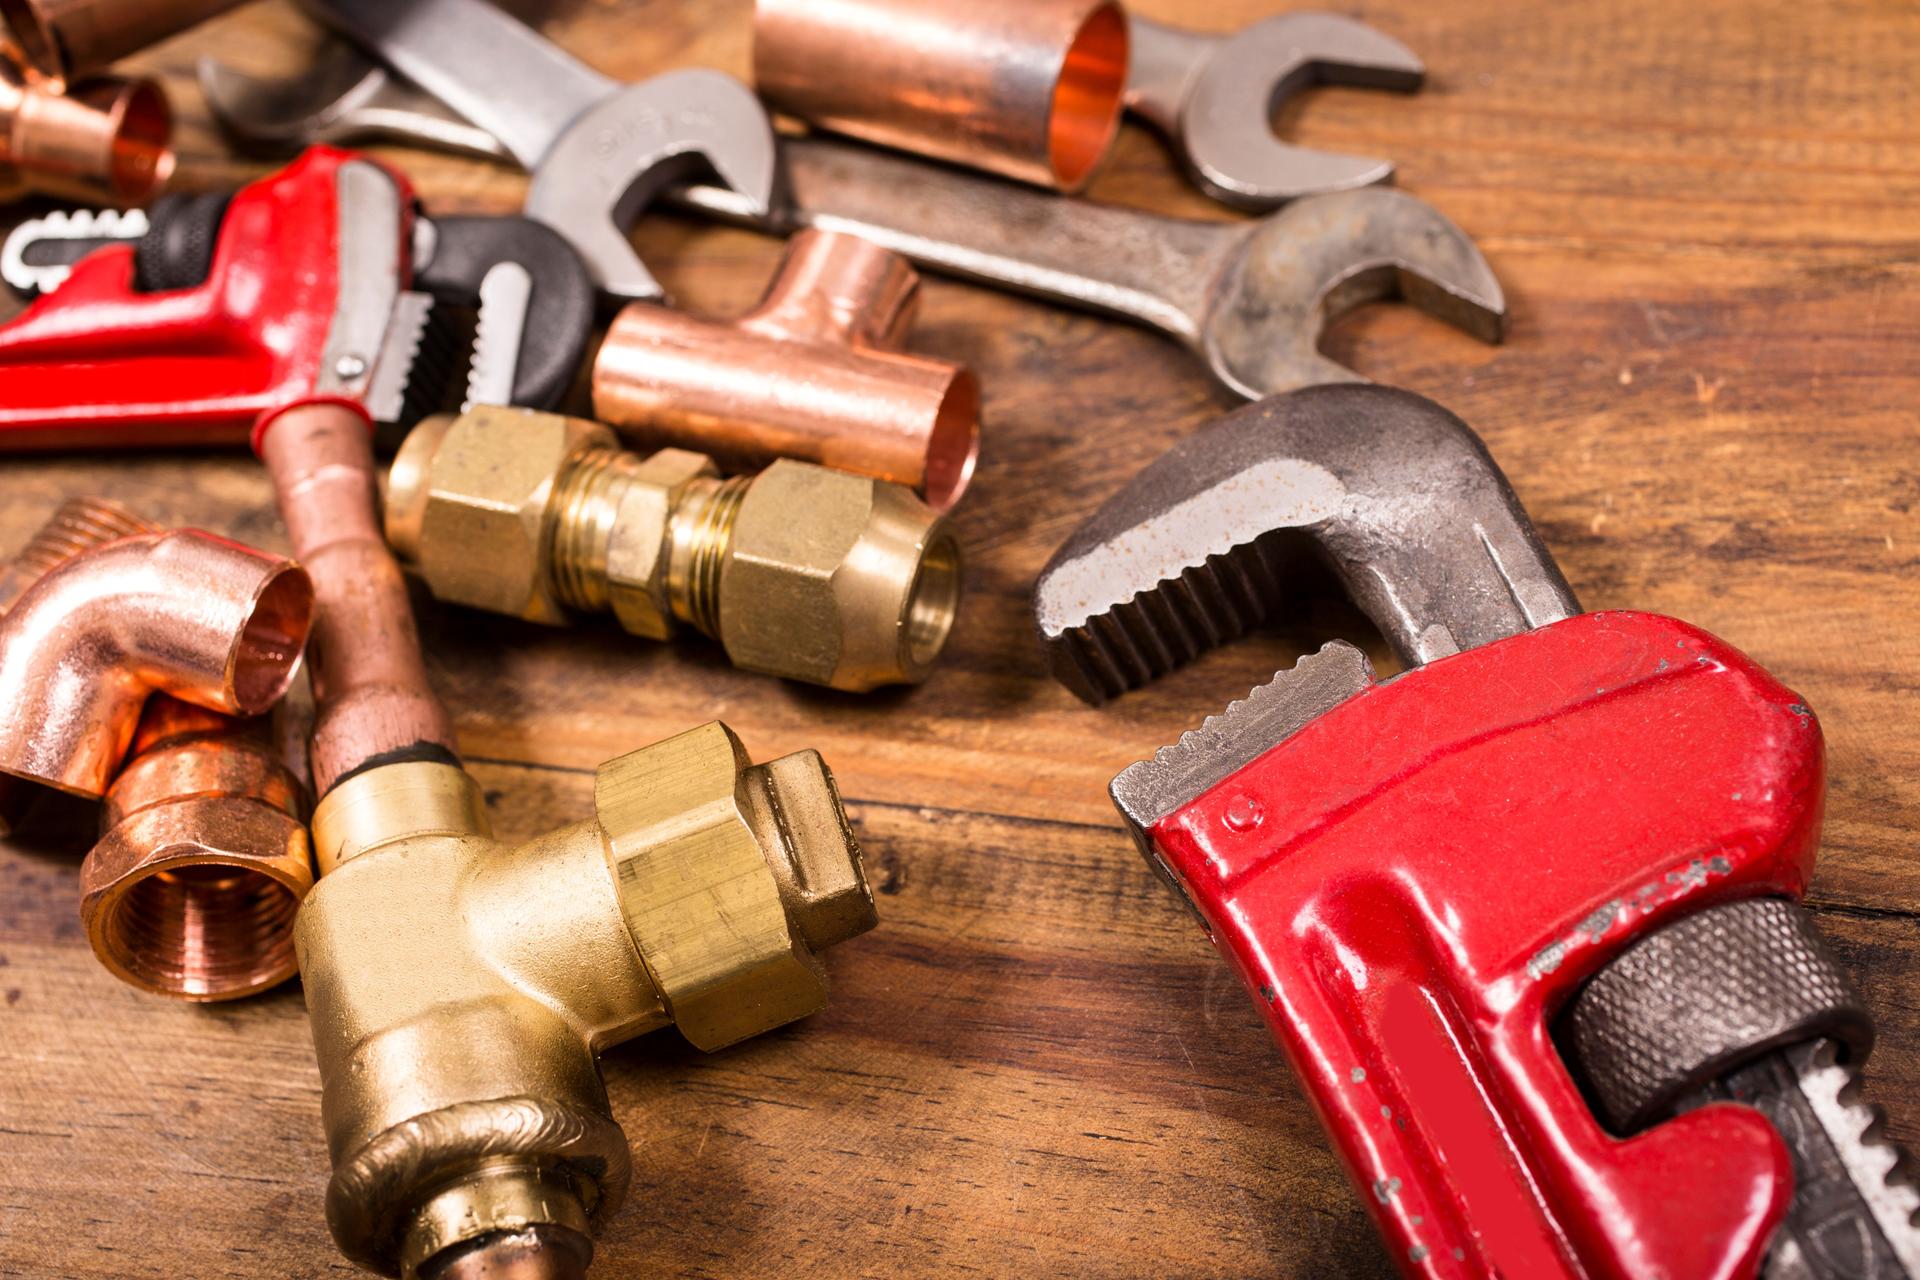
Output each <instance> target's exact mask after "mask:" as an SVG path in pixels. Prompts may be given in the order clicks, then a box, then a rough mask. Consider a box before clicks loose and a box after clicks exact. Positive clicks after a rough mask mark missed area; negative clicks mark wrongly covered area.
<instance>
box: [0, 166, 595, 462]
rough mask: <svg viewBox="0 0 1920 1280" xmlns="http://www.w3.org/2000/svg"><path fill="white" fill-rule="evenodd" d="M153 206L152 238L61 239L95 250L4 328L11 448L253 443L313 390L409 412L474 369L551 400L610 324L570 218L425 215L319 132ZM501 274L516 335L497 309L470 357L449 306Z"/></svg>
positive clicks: (70, 248) (479, 301)
mask: <svg viewBox="0 0 1920 1280" xmlns="http://www.w3.org/2000/svg"><path fill="white" fill-rule="evenodd" d="M149 216H150V218H151V227H150V228H149V229H147V230H146V231H145V233H144V234H143V235H142V236H141V237H140V238H139V239H138V240H137V241H136V242H127V241H123V240H119V239H117V238H115V237H113V236H107V237H102V238H101V239H99V240H91V241H90V240H86V239H84V238H81V239H79V240H74V239H71V238H65V239H62V240H60V242H59V243H58V244H57V245H56V246H53V247H58V248H61V249H64V250H65V251H67V252H69V253H79V252H81V251H84V254H83V256H79V257H78V260H77V261H75V262H74V263H73V265H72V267H71V270H70V271H69V272H68V274H67V276H66V279H65V280H64V282H63V283H61V284H60V285H59V286H58V287H56V288H54V289H53V290H52V291H51V292H49V293H46V294H44V295H42V296H41V297H39V298H38V299H36V300H35V301H34V302H33V303H32V304H30V305H29V306H28V307H27V309H26V310H25V311H24V312H23V313H22V314H21V315H20V316H19V317H18V318H17V319H15V320H14V321H13V322H12V323H10V324H7V325H5V326H0V386H4V388H5V391H4V394H0V450H21V449H43V448H81V447H94V446H100V445H127V446H154V447H168V446H174V445H203V444H228V443H236V442H238V441H241V440H245V439H247V438H248V434H249V432H250V431H253V430H255V429H256V424H257V423H259V422H262V421H264V420H265V418H266V417H267V416H270V415H272V414H274V413H276V412H278V411H279V410H281V409H284V408H287V407H289V406H291V405H294V404H298V403H313V402H334V403H339V404H342V405H346V406H349V407H351V408H352V409H353V410H354V411H355V412H357V413H360V414H362V415H363V416H367V417H370V418H371V419H373V420H374V421H376V422H395V423H397V422H401V421H403V420H411V419H412V418H415V417H418V416H421V415H423V414H424V413H426V412H430V411H432V410H434V409H437V408H440V407H442V404H443V402H444V401H445V400H446V399H447V398H448V395H449V391H450V388H451V387H452V385H453V378H454V375H456V374H457V373H459V372H462V371H464V372H465V373H466V374H467V377H466V378H465V380H464V382H465V385H466V387H467V388H468V389H472V388H473V387H474V386H475V384H477V383H478V384H487V385H490V386H492V387H493V391H492V393H491V394H490V395H488V396H487V397H486V398H488V399H490V400H491V401H493V402H498V403H517V404H526V405H542V406H543V405H545V404H550V403H551V402H552V401H553V400H556V399H557V398H558V397H559V395H560V394H561V393H562V392H563V391H564V390H565V388H566V386H567V385H568V383H569V382H570V380H571V379H572V376H573V373H574V370H575V369H576V368H577V366H578V364H579V361H580V357H581V354H582V352H583V351H584V349H585V346H586V342H587V339H588V337H589V334H590V330H591V326H592V319H593V292H592V285H591V282H590V281H589V279H588V277H587V275H586V270H585V267H584V265H583V264H582V263H581V262H580V260H579V257H578V255H577V254H575V253H574V252H573V250H572V249H571V248H569V247H568V246H567V244H566V243H565V241H563V240H561V239H560V238H559V237H558V236H557V235H556V234H554V233H553V232H551V231H549V230H547V229H546V228H545V227H542V226H540V225H539V224H537V223H533V222H529V221H527V220H526V219H522V218H457V219H444V220H439V221H431V220H428V219H425V218H421V217H418V216H417V215H416V211H415V200H414V194H413V190H412V188H411V187H410V186H409V185H408V183H407V181H406V179H405V178H404V177H402V176H401V175H400V174H398V173H396V172H395V171H393V170H392V169H389V168H388V167H386V166H385V165H382V164H379V163H377V162H375V161H373V160H370V159H368V158H366V157H364V156H360V155H357V154H355V153H353V152H350V151H343V150H340V149H338V148H335V147H324V146H321V147H313V148H310V149H309V150H307V151H306V152H305V153H304V154H302V155H301V156H300V158H299V159H297V160H295V161H294V162H293V163H292V164H290V165H288V166H287V167H286V168H285V169H282V170H280V171H279V172H278V173H275V174H272V175H270V176H268V177H266V178H263V179H261V180H260V181H258V182H255V183H253V184H251V185H249V186H247V187H244V188H242V189H241V190H240V191H239V192H237V193H235V194H234V195H233V196H232V197H231V198H226V197H222V196H194V197H187V198H176V199H172V200H169V201H165V202H162V203H160V204H158V205H156V206H155V207H154V209H153V210H151V211H150V215H149ZM32 247H33V246H29V248H30V249H31V248H32ZM41 247H48V246H41ZM497 282H504V284H505V285H506V286H507V287H506V288H505V290H504V293H505V295H506V296H507V297H508V299H509V300H510V302H511V305H512V308H513V309H514V310H515V312H516V314H515V315H514V316H513V317H512V321H513V322H512V323H510V324H501V325H497V326H495V327H493V332H496V333H498V332H506V333H508V334H509V335H510V340H509V342H508V343H507V345H506V349H504V350H501V349H496V348H497V347H498V345H499V344H497V343H496V344H495V345H494V346H489V345H488V344H487V343H486V341H485V339H486V338H487V336H488V326H482V328H481V331H480V334H479V339H478V340H476V341H475V344H474V347H473V353H472V359H471V360H470V361H469V362H467V363H466V364H464V365H463V364H462V362H460V361H459V360H457V359H453V358H450V357H449V356H448V354H447V351H446V350H445V349H443V347H444V342H443V341H441V340H438V339H445V338H446V335H445V334H442V333H441V332H440V331H439V330H437V329H436V327H435V325H434V321H435V320H436V318H437V317H439V316H444V315H446V314H447V313H448V311H449V309H450V308H456V307H474V306H478V307H479V308H481V309H482V312H483V318H484V315H485V308H486V306H487V305H488V302H487V295H488V294H489V293H490V292H491V291H492V290H493V288H494V286H495V285H496V283H497ZM496 296H498V295H496ZM502 370H504V376H500V374H501V371H502Z"/></svg>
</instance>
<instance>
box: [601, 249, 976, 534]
mask: <svg viewBox="0 0 1920 1280" xmlns="http://www.w3.org/2000/svg"><path fill="white" fill-rule="evenodd" d="M919 285H920V277H919V276H918V275H917V274H915V272H914V270H913V268H912V267H910V266H908V265H907V261H906V259H904V258H902V257H901V256H900V255H898V254H896V253H893V252H890V251H889V250H886V249H882V248H881V247H880V246H878V245H876V244H873V243H871V242H869V241H866V240H862V239H861V238H860V237H858V236H853V235H847V234H845V233H843V232H835V231H819V230H812V229H809V230H804V231H801V232H799V233H798V234H797V235H795V236H794V237H793V240H792V242H791V243H790V244H789V246H788V248H787V255H786V257H785V259H784V260H782V262H781V264H780V270H779V271H778V272H777V273H776V274H775V276H774V278H773V283H772V284H771V285H769V286H768V289H767V293H766V296H765V297H764V298H762V299H761V301H760V304H759V305H758V306H757V307H755V308H754V309H753V310H752V311H751V312H749V313H748V314H747V315H746V316H744V317H743V318H741V319H740V320H737V321H734V322H732V323H721V322H715V321H711V320H701V319H698V318H696V317H693V316H689V315H687V314H685V313H684V312H680V311H674V310H670V309H668V308H666V307H661V306H655V305H653V304H650V303H644V302H637V303H634V304H633V305H631V306H629V307H627V308H626V309H625V310H623V311H621V312H620V314H619V315H618V316H617V317H615V319H614V322H613V325H612V327H611V328H610V329H609V330H608V332H607V338H606V341H605V342H603V343H602V344H601V346H600V353H599V355H598V356H596V357H595V359H594V366H593V407H594V413H595V416H597V417H599V418H600V419H601V420H603V421H605V422H607V423H609V424H611V425H612V426H614V427H616V428H617V429H619V431H620V433H621V434H622V435H623V436H625V437H627V438H628V439H629V440H631V441H633V442H635V443H637V444H640V445H643V446H645V447H647V448H657V447H662V446H667V445H677V446H680V447H683V448H689V449H695V450H698V451H699V452H702V453H706V454H709V455H711V456H712V457H714V458H715V459H716V460H717V461H718V462H719V463H720V464H721V466H723V467H725V468H726V469H727V470H729V471H751V470H758V469H760V468H762V467H765V466H766V465H767V464H768V463H770V462H772V461H773V460H774V459H776V458H798V459H801V460H803V461H807V462H817V463H821V464H822V465H825V466H829V467H834V468H837V469H839V470H842V471H853V472H857V473H859V474H861V475H867V476H874V477H877V478H879V479H882V480H892V481H894V482H896V483H899V484H904V485H908V486H910V487H912V488H914V489H917V490H919V491H920V492H921V494H922V495H923V496H924V497H925V498H926V500H927V504H928V505H929V506H931V507H933V508H934V510H936V511H945V510H947V509H948V508H950V507H951V506H952V505H953V504H954V503H955V502H956V501H957V500H958V499H959V497H960V494H961V493H962V492H963V491H964V490H965V489H966V487H967V482H968V480H969V479H971V478H972V475H973V466H974V459H975V457H976V455H977V453H978V449H979V440H980V389H979V384H978V383H977V382H975V380H974V377H973V374H972V373H971V372H969V371H968V370H967V369H965V368H963V367H962V366H960V365H956V364H949V363H947V362H946V361H942V360H930V359H926V358H924V357H921V356H912V355H906V354H904V353H903V352H902V351H901V350H900V348H901V346H903V345H904V343H905V341H906V335H907V330H908V329H909V328H910V327H911V325H912V323H913V313H914V308H915V304H916V302H917V300H918V292H919Z"/></svg>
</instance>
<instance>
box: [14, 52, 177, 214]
mask: <svg viewBox="0 0 1920 1280" xmlns="http://www.w3.org/2000/svg"><path fill="white" fill-rule="evenodd" d="M172 136H173V112H172V110H171V109H170V108H169V107H168V106H167V99H166V95H164V94H163V93H161V91H160V87H159V86H158V85H157V84H155V83H154V82H153V81H151V80H129V79H125V78H123V77H120V76H101V77H99V78H97V79H93V80H85V81H82V82H80V83H79V84H76V85H71V86H68V85H65V84H62V83H61V82H59V81H54V80H47V79H43V78H42V77H40V76H38V75H35V74H34V73H33V72H32V71H30V70H28V69H27V68H26V67H24V66H22V65H21V63H20V62H19V60H18V59H17V57H16V56H15V54H14V51H13V50H11V49H8V48H5V47H4V46H0V201H3V200H14V199H17V198H19V197H20V196H24V195H28V194H32V193H36V192H37V193H40V194H43V195H51V196H61V197H65V198H67V199H72V200H87V201H93V202H97V203H104V204H113V205H129V204H144V203H145V202H146V201H147V200H148V198H150V197H151V196H152V195H153V193H154V192H156V191H158V190H159V189H160V188H161V187H162V186H163V185H164V184H165V183H166V181H167V179H168V178H169V177H170V176H172V174H173V165H174V155H173V151H172V150H171V148H170V147H169V145H168V143H169V141H170V140H171V138H172Z"/></svg>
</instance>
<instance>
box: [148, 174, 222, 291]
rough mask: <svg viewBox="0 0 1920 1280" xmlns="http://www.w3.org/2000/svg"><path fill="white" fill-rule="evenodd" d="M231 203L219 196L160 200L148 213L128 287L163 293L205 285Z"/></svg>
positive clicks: (210, 194) (219, 193)
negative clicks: (228, 206) (215, 247)
mask: <svg viewBox="0 0 1920 1280" xmlns="http://www.w3.org/2000/svg"><path fill="white" fill-rule="evenodd" d="M232 199H233V197H232V196H231V195H229V194H226V193H224V192H205V193H202V194H200V195H178V196H162V197H161V198H160V199H158V200H156V201H154V203H153V207H152V208H150V209H148V210H147V234H146V235H144V236H141V237H140V243H139V244H138V245H137V246H135V248H134V251H133V287H134V288H135V289H137V290H139V291H140V292H141V293H165V292H167V291H168V290H170V289H191V288H193V287H194V286H195V285H200V284H205V283H206V281H207V277H208V276H210V275H212V274H213V249H214V245H216V244H217V243H218V242H219V240H220V223H221V221H222V220H223V219H224V218H225V217H226V216H227V205H228V204H229V203H230V202H231V201H232Z"/></svg>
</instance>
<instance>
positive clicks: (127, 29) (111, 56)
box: [0, 0, 240, 80]
mask: <svg viewBox="0 0 1920 1280" xmlns="http://www.w3.org/2000/svg"><path fill="white" fill-rule="evenodd" d="M239 3H240V0H0V21H4V22H5V24H6V27H7V29H8V31H9V33H10V34H11V35H12V37H13V40H14V43H15V44H16V45H18V46H19V48H20V50H21V52H22V53H24V54H25V55H26V57H27V60H28V61H29V62H30V63H32V65H33V66H34V68H35V69H36V70H38V71H39V72H40V73H41V74H42V75H46V76H51V77H55V78H58V79H61V80H73V79H76V78H78V77H80V76H85V75H88V74H91V73H92V72H95V71H100V70H103V69H105V68H106V67H107V66H109V65H110V64H112V63H115V62H118V61H119V60H120V59H121V58H124V57H126V56H127V55H128V54H131V53H138V52H139V51H140V50H142V49H144V48H146V47H147V46H148V45H150V44H158V43H159V42H160V41H162V40H164V39H166V38H167V37H168V36H171V35H174V34H175V33H177V32H180V31H185V30H186V29H187V28H188V27H191V26H193V25H194V24H196V23H199V22H202V21H204V20H205V19H207V18H211V17H213V16H214V15H216V14H220V13H225V12H226V11H227V10H228V9H231V8H233V7H234V6H236V5H237V4H239Z"/></svg>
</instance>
